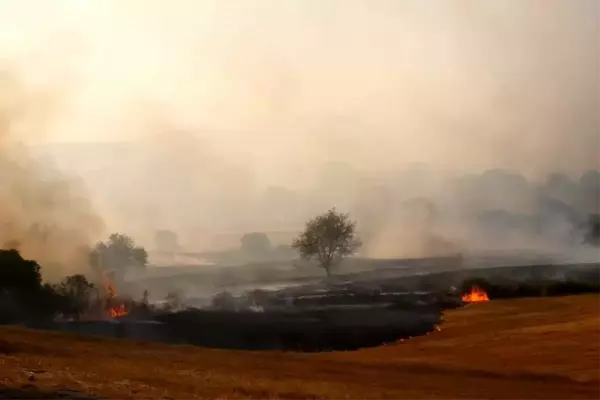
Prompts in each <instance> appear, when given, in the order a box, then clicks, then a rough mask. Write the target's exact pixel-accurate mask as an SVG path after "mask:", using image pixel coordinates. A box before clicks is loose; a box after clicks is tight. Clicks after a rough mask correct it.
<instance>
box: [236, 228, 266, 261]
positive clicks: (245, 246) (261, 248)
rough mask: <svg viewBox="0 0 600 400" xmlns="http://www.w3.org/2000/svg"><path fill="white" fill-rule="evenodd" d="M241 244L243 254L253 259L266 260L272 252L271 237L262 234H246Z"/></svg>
mask: <svg viewBox="0 0 600 400" xmlns="http://www.w3.org/2000/svg"><path fill="white" fill-rule="evenodd" d="M240 242H241V250H242V253H243V254H244V255H247V256H250V257H251V258H253V259H264V258H266V257H268V256H269V255H270V253H271V250H272V248H271V241H270V240H269V237H268V236H267V235H266V234H264V233H262V232H252V233H246V234H244V236H242V238H241V239H240Z"/></svg>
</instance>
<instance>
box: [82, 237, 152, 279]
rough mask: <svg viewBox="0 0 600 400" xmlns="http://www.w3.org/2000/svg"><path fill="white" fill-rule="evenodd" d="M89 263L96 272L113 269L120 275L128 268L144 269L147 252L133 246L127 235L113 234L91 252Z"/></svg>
mask: <svg viewBox="0 0 600 400" xmlns="http://www.w3.org/2000/svg"><path fill="white" fill-rule="evenodd" d="M90 263H91V265H92V267H94V268H96V269H97V270H107V269H115V270H118V271H121V274H123V273H124V272H125V270H127V269H128V268H144V267H146V265H147V264H148V252H147V251H146V249H144V248H143V247H139V246H136V245H135V242H134V241H133V239H132V238H131V237H129V236H127V235H123V234H120V233H113V234H112V235H110V236H109V238H108V240H107V241H106V242H100V243H98V244H97V245H96V247H95V248H94V250H92V252H91V255H90Z"/></svg>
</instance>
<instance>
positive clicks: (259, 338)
mask: <svg viewBox="0 0 600 400" xmlns="http://www.w3.org/2000/svg"><path fill="white" fill-rule="evenodd" d="M379 272H380V271H379ZM599 273H600V266H599V265H598V264H597V263H590V264H574V265H535V266H519V267H497V268H483V269H470V270H469V269H461V270H449V271H441V272H440V271H438V272H432V273H429V274H425V275H402V276H399V277H390V276H386V275H385V274H381V272H380V273H379V274H377V275H375V276H373V275H372V274H357V275H354V276H346V277H338V278H337V279H336V280H331V281H328V282H317V283H311V284H305V285H301V286H290V287H287V288H282V289H278V290H273V291H267V290H260V289H257V290H253V291H247V292H244V293H243V294H241V295H237V296H234V295H231V294H230V293H228V292H222V293H220V294H218V295H216V296H215V297H213V299H212V305H211V306H210V307H208V308H193V307H187V308H186V309H183V310H180V311H160V310H153V311H148V312H144V313H136V312H131V313H130V314H128V315H126V316H123V317H120V318H115V319H108V320H88V321H71V322H61V323H54V324H52V325H47V326H41V328H46V329H52V330H60V331H70V332H75V333H83V334H95V335H103V336H109V337H116V338H126V339H127V338H128V339H136V340H152V341H162V342H168V343H177V344H192V345H198V346H202V347H211V348H221V349H237V350H280V351H301V352H327V351H344V350H356V349H361V348H367V347H376V346H380V345H383V344H386V343H393V342H395V341H398V340H402V339H408V338H411V337H416V336H421V335H425V334H428V333H430V332H434V331H436V329H438V327H439V325H440V323H441V321H442V315H443V313H444V312H445V311H446V310H451V309H454V308H459V307H462V306H464V305H465V304H467V303H468V302H470V301H471V300H467V301H464V300H465V298H464V296H465V293H468V292H470V291H471V290H473V288H479V289H480V290H482V292H483V295H484V297H485V299H486V300H487V299H488V297H487V296H488V294H489V298H491V299H492V300H498V299H507V298H519V297H548V296H549V297H553V296H562V295H570V294H578V293H590V292H592V293H598V292H599V291H600V283H599V282H600V278H599V277H598V274H599Z"/></svg>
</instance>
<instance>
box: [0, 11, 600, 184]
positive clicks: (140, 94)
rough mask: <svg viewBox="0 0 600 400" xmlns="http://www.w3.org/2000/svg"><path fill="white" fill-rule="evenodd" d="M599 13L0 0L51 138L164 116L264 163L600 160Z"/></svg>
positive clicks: (527, 165)
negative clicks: (55, 103)
mask: <svg viewBox="0 0 600 400" xmlns="http://www.w3.org/2000/svg"><path fill="white" fill-rule="evenodd" d="M599 21H600V6H599V3H598V1H595V0H570V1H564V0H504V1H497V0H489V1H486V0H476V1H475V0H472V1H469V0H460V1H459V0H447V1H424V0H418V1H392V0H373V1H365V0H363V1H359V0H339V1H336V0H328V1H316V0H287V1H281V0H272V1H270V0H257V1H237V0H228V1H222V0H219V1H202V0H190V1H184V0H174V1H168V2H167V1H150V0H140V1H133V0H115V1H110V0H104V1H92V0H88V1H77V0H73V1H68V0H62V1H52V2H50V1H42V0H38V1H32V0H29V1H28V0H14V1H12V0H0V59H3V60H5V61H6V62H8V63H10V64H11V65H13V67H14V68H16V69H17V70H18V71H19V73H20V74H21V78H22V79H23V81H25V82H28V84H30V85H31V87H38V88H39V87H42V86H46V87H51V88H54V90H56V91H58V92H60V93H61V96H62V97H61V99H62V101H61V105H60V109H59V110H58V111H57V115H56V120H55V121H54V122H55V123H54V124H53V125H52V127H51V128H49V129H48V132H45V136H44V140H53V141H100V140H102V141H114V140H132V139H135V138H139V137H143V138H148V137H149V136H150V135H151V134H154V133H156V131H157V130H160V129H162V128H159V127H165V129H187V130H191V131H194V132H195V134H197V135H198V136H200V137H202V138H203V140H205V142H206V143H207V145H209V146H211V148H212V149H214V151H215V152H216V153H217V154H219V155H220V156H221V157H223V158H238V157H240V158H241V159H245V160H247V161H248V162H249V163H252V164H253V165H255V168H257V169H260V170H261V171H269V170H270V169H272V168H271V167H272V166H273V165H279V166H281V168H282V169H283V170H286V166H289V165H292V164H293V163H300V164H302V163H311V162H313V161H314V160H318V161H327V160H331V159H334V160H345V161H349V162H353V163H357V164H360V165H363V166H367V167H374V168H387V167H396V166H398V165H402V164H405V163H407V162H414V161H419V162H421V161H422V162H431V163H435V164H438V165H440V166H442V167H451V168H462V169H477V170H481V169H484V168H488V167H496V166H502V167H507V166H508V167H512V168H515V169H519V170H521V171H522V172H524V173H530V172H539V171H545V170H548V169H552V168H558V169H565V170H569V171H580V170H582V169H585V168H587V167H590V166H594V167H596V166H598V164H599V160H598V151H599V147H600V143H599V140H600V139H599V132H600V128H599V117H598V115H599V112H598V111H599V90H600V86H599V85H600V79H599V74H600V61H599V57H600V55H599V52H600V48H599V47H600V45H599V43H600V32H599V26H600V22H599ZM39 137H40V136H39V135H37V136H36V138H38V139H37V140H39ZM294 165H295V164H294Z"/></svg>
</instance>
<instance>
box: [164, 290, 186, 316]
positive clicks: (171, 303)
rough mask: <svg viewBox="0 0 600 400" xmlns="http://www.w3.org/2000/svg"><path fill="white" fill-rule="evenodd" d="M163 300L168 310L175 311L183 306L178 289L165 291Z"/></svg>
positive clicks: (181, 295) (181, 296)
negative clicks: (165, 295)
mask: <svg viewBox="0 0 600 400" xmlns="http://www.w3.org/2000/svg"><path fill="white" fill-rule="evenodd" d="M165 300H166V305H165V308H166V309H167V310H168V311H177V310H180V309H182V308H183V304H184V302H183V294H182V293H181V292H179V291H175V292H169V293H167V297H166V298H165Z"/></svg>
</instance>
